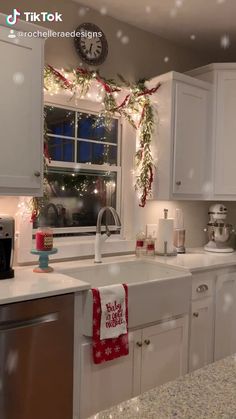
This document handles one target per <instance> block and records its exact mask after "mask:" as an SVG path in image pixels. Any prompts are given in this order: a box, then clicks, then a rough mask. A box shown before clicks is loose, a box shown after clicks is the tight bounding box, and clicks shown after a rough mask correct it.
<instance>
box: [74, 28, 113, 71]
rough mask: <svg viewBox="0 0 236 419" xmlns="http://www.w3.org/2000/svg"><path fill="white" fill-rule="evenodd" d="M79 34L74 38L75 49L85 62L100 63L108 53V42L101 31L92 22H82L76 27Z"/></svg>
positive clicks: (90, 63)
mask: <svg viewBox="0 0 236 419" xmlns="http://www.w3.org/2000/svg"><path fill="white" fill-rule="evenodd" d="M76 32H79V33H80V36H76V37H75V38H74V43H75V49H76V51H77V53H78V55H79V57H80V58H81V60H82V61H84V62H85V63H86V64H89V65H100V64H102V63H103V62H104V61H105V59H106V57H107V54H108V43H107V40H106V37H105V34H104V33H103V31H102V30H101V29H100V28H99V27H98V26H97V25H94V24H93V23H82V24H81V25H79V26H78V28H77V29H76Z"/></svg>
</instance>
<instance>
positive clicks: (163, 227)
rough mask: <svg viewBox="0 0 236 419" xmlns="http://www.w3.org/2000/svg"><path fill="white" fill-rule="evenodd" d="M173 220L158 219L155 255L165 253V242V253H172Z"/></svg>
mask: <svg viewBox="0 0 236 419" xmlns="http://www.w3.org/2000/svg"><path fill="white" fill-rule="evenodd" d="M173 239H174V219H173V218H160V220H159V228H158V236H157V248H156V250H157V253H164V252H165V242H167V253H173V252H174V246H173Z"/></svg>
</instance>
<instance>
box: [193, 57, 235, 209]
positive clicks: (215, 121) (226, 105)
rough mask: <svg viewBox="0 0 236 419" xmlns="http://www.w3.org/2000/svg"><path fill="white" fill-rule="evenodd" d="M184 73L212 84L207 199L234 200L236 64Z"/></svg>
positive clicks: (216, 65)
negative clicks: (208, 190)
mask: <svg viewBox="0 0 236 419" xmlns="http://www.w3.org/2000/svg"><path fill="white" fill-rule="evenodd" d="M188 74H191V75H192V76H193V77H196V78H199V79H201V80H206V81H208V82H211V83H212V87H213V106H212V116H211V118H212V125H213V127H214V129H213V131H212V147H211V153H210V159H209V165H210V166H211V167H212V173H211V183H212V185H213V188H212V189H213V192H212V197H211V199H214V200H219V199H224V200H231V201H232V200H236V182H235V155H236V141H235V132H236V118H235V107H236V63H224V64H223V63H218V64H210V65H208V66H205V67H202V68H198V69H196V70H191V71H190V72H189V73H188Z"/></svg>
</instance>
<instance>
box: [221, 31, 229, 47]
mask: <svg viewBox="0 0 236 419" xmlns="http://www.w3.org/2000/svg"><path fill="white" fill-rule="evenodd" d="M220 45H221V47H222V48H223V49H227V48H229V47H230V39H229V35H227V34H225V35H223V36H222V37H221V38H220Z"/></svg>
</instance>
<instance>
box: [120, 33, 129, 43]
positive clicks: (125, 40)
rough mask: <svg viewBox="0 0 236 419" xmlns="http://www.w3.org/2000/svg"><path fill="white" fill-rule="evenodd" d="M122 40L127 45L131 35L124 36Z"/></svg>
mask: <svg viewBox="0 0 236 419" xmlns="http://www.w3.org/2000/svg"><path fill="white" fill-rule="evenodd" d="M121 42H122V44H124V45H127V44H128V43H129V37H128V36H127V35H124V36H122V38H121Z"/></svg>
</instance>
